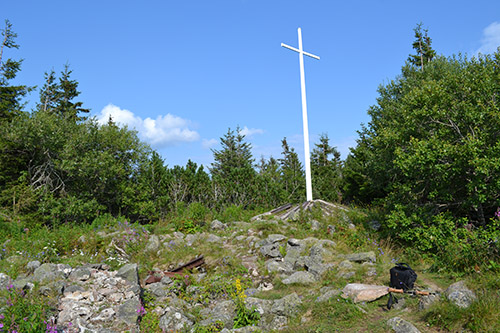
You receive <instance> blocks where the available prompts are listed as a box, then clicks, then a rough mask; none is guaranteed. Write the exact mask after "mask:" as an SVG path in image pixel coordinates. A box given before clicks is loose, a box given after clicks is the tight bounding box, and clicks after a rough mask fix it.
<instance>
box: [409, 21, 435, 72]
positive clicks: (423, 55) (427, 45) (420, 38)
mask: <svg viewBox="0 0 500 333" xmlns="http://www.w3.org/2000/svg"><path fill="white" fill-rule="evenodd" d="M413 31H414V32H415V41H414V42H413V44H412V46H413V49H414V50H415V52H416V54H411V55H410V56H409V57H408V61H409V62H410V63H411V64H412V65H414V66H417V67H420V68H421V69H422V71H423V70H424V65H425V64H426V63H428V62H430V61H431V60H432V59H433V58H434V57H435V56H436V51H434V50H433V49H432V47H431V43H432V39H431V38H430V37H429V36H428V32H429V31H428V30H427V29H422V23H419V24H417V27H416V28H415V29H413Z"/></svg>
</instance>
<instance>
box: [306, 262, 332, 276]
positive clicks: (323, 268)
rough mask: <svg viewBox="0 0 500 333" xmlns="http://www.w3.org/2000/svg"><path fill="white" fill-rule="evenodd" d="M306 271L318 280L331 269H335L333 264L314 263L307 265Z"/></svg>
mask: <svg viewBox="0 0 500 333" xmlns="http://www.w3.org/2000/svg"><path fill="white" fill-rule="evenodd" d="M305 266H306V269H307V271H308V272H309V273H312V274H314V275H315V276H316V278H318V279H319V278H320V277H321V276H323V274H325V273H326V272H327V271H329V270H330V269H333V267H334V265H333V264H326V265H325V264H319V263H316V262H314V261H312V262H306V263H305Z"/></svg>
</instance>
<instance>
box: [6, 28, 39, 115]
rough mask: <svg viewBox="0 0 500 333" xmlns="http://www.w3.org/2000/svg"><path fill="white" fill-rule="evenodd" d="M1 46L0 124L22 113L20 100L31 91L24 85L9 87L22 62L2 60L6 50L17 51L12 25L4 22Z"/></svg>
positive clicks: (15, 36) (17, 46)
mask: <svg viewBox="0 0 500 333" xmlns="http://www.w3.org/2000/svg"><path fill="white" fill-rule="evenodd" d="M1 36H2V44H1V45H0V122H3V121H10V120H11V119H12V118H14V117H15V116H17V115H19V114H20V113H21V112H22V107H23V104H22V103H21V99H22V98H23V97H24V96H25V95H26V94H27V93H28V92H29V91H31V88H28V87H26V86H24V85H20V86H11V85H9V81H11V80H13V79H14V78H15V77H16V75H17V72H19V70H20V69H21V63H22V60H13V59H10V58H8V59H6V60H4V55H3V53H4V51H5V50H6V49H12V48H14V49H17V48H19V45H18V44H16V42H15V39H16V38H17V34H16V33H15V32H13V31H12V24H11V23H10V22H9V20H5V28H4V29H3V30H1Z"/></svg>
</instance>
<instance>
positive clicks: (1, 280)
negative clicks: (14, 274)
mask: <svg viewBox="0 0 500 333" xmlns="http://www.w3.org/2000/svg"><path fill="white" fill-rule="evenodd" d="M11 283H12V280H11V278H10V276H8V275H7V274H4V273H0V289H2V290H3V289H5V288H7V287H8V286H9V285H10V284H11Z"/></svg>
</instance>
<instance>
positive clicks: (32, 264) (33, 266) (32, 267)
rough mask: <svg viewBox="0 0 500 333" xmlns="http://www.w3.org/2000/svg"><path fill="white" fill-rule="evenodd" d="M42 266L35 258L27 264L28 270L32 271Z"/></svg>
mask: <svg viewBox="0 0 500 333" xmlns="http://www.w3.org/2000/svg"><path fill="white" fill-rule="evenodd" d="M40 266H41V263H40V262H39V261H38V260H34V261H30V262H29V263H28V264H27V265H26V269H27V270H28V272H30V273H32V272H34V271H35V269H37V268H38V267H40Z"/></svg>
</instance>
